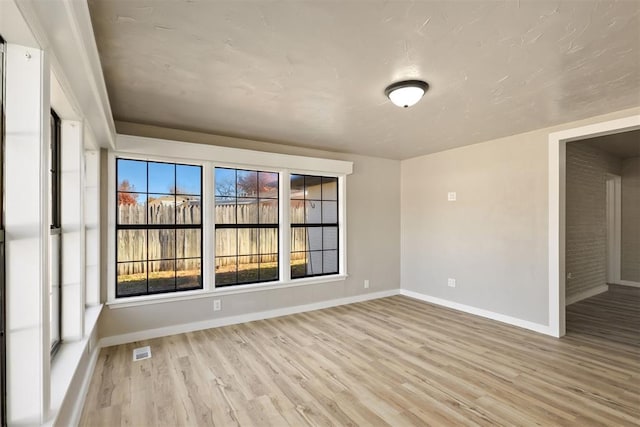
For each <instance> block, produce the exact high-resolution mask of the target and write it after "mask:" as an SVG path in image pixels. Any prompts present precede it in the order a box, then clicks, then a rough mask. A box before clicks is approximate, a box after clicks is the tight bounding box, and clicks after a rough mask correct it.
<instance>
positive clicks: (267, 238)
mask: <svg viewBox="0 0 640 427" xmlns="http://www.w3.org/2000/svg"><path fill="white" fill-rule="evenodd" d="M259 234H260V250H259V251H258V253H261V254H274V253H277V252H278V229H277V228H261V229H260V230H259Z"/></svg>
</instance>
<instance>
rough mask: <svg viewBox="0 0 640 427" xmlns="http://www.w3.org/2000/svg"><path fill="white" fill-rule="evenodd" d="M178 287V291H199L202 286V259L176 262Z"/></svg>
mask: <svg viewBox="0 0 640 427" xmlns="http://www.w3.org/2000/svg"><path fill="white" fill-rule="evenodd" d="M176 276H177V277H176V287H177V288H178V289H197V288H200V287H201V286H202V275H201V268H200V258H195V259H181V260H178V261H176Z"/></svg>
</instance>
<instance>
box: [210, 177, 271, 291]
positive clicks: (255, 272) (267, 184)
mask: <svg viewBox="0 0 640 427" xmlns="http://www.w3.org/2000/svg"><path fill="white" fill-rule="evenodd" d="M278 184H279V176H278V173H276V172H260V171H252V170H240V169H227V168H215V196H216V197H215V200H216V207H215V210H216V213H215V221H216V226H215V229H216V236H215V240H216V273H215V274H216V280H215V283H216V287H222V286H230V285H238V284H247V283H258V282H269V281H274V280H278V278H279V265H278V192H279V189H278V187H279V185H278Z"/></svg>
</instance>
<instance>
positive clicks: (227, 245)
mask: <svg viewBox="0 0 640 427" xmlns="http://www.w3.org/2000/svg"><path fill="white" fill-rule="evenodd" d="M237 233H238V230H237V229H235V228H223V229H218V230H216V257H220V256H229V255H233V256H235V255H237V254H238V249H237Z"/></svg>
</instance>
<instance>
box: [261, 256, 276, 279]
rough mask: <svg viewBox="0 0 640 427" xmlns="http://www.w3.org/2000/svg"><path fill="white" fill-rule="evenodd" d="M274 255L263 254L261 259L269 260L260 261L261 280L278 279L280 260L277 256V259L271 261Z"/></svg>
mask: <svg viewBox="0 0 640 427" xmlns="http://www.w3.org/2000/svg"><path fill="white" fill-rule="evenodd" d="M271 258H273V257H267V256H264V255H263V256H262V258H261V259H265V260H267V259H268V260H269V261H264V262H262V261H261V262H260V281H262V282H264V281H267V280H278V260H277V256H276V258H275V261H270V259H271Z"/></svg>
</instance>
